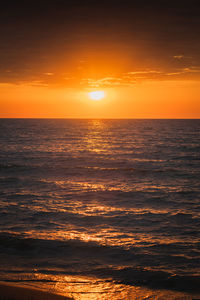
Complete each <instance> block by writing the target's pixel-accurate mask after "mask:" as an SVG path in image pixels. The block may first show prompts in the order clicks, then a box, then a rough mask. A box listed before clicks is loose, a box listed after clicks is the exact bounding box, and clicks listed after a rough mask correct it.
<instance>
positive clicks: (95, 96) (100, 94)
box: [88, 91, 105, 100]
mask: <svg viewBox="0 0 200 300" xmlns="http://www.w3.org/2000/svg"><path fill="white" fill-rule="evenodd" d="M88 95H89V97H90V99H92V100H101V99H103V98H104V97H105V93H104V92H103V91H95V92H90V93H88Z"/></svg>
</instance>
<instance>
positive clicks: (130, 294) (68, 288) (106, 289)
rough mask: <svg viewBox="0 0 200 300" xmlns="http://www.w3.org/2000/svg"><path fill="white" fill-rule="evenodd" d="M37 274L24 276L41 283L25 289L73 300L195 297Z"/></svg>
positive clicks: (92, 278)
mask: <svg viewBox="0 0 200 300" xmlns="http://www.w3.org/2000/svg"><path fill="white" fill-rule="evenodd" d="M35 271H36V272H35V274H34V277H32V276H33V275H32V274H25V275H26V276H28V277H29V278H30V279H31V278H32V280H33V281H34V280H35V281H37V280H38V281H40V283H39V284H38V285H37V283H34V282H31V280H30V282H29V283H26V284H24V285H23V286H24V287H30V288H36V289H37V288H39V289H40V290H44V291H48V292H50V293H54V294H59V295H62V296H66V297H70V298H72V299H74V300H141V299H143V300H144V299H154V300H169V299H170V300H178V299H181V300H192V297H191V296H189V295H187V294H185V293H181V292H173V291H169V290H159V289H158V290H151V289H148V288H144V287H139V286H130V285H124V284H118V283H114V282H113V281H112V279H109V278H108V279H106V280H103V279H100V278H97V277H89V276H88V277H86V276H65V275H55V276H53V275H43V274H39V273H38V274H37V270H35ZM45 281H46V282H45ZM55 282H56V283H55ZM20 286H21V284H20Z"/></svg>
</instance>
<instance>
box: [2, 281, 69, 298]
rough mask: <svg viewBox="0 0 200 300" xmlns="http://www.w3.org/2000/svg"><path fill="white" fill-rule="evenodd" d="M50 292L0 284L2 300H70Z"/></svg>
mask: <svg viewBox="0 0 200 300" xmlns="http://www.w3.org/2000/svg"><path fill="white" fill-rule="evenodd" d="M69 299H72V298H69V297H64V296H60V295H56V294H52V293H50V292H44V291H40V290H37V289H32V288H27V287H19V286H13V285H10V284H4V283H0V300H69Z"/></svg>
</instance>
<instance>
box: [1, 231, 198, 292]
mask: <svg viewBox="0 0 200 300" xmlns="http://www.w3.org/2000/svg"><path fill="white" fill-rule="evenodd" d="M0 245H1V247H0V251H1V272H0V278H1V280H3V276H4V275H5V272H7V273H12V272H14V273H17V272H19V273H22V272H23V271H22V270H24V273H27V272H28V271H29V272H32V273H34V269H35V268H36V269H37V270H36V271H35V272H37V273H41V274H54V275H55V274H66V275H85V276H97V277H99V278H104V279H109V278H112V280H113V281H115V282H117V283H123V284H126V285H138V286H146V287H149V288H154V289H155V288H157V289H161V288H167V289H172V290H176V291H184V292H200V277H198V276H197V275H195V273H194V271H196V272H197V273H198V261H199V258H197V257H195V255H196V254H197V252H199V251H200V243H196V244H195V245H193V247H194V248H195V249H197V250H195V251H196V252H195V251H193V253H192V254H191V255H190V257H189V254H188V253H189V252H188V250H190V251H191V245H189V244H185V243H171V244H161V245H159V244H158V245H153V246H152V245H151V246H149V245H143V246H142V245H140V247H132V248H131V249H124V248H123V247H116V246H115V247H113V246H108V245H99V244H97V243H94V242H87V243H86V242H83V241H80V240H68V241H58V240H44V239H29V238H25V237H23V236H21V235H14V234H10V233H5V232H4V233H1V234H0ZM177 252H182V253H185V256H182V257H181V256H180V257H179V256H176V253H177ZM5 265H6V266H7V267H6V268H4V266H5ZM191 265H192V266H193V270H191V272H189V270H190V269H191ZM195 265H196V267H194V266H195ZM162 268H163V270H162ZM167 269H168V270H170V271H167ZM6 270H7V271H6ZM188 273H189V274H188ZM190 273H191V274H190ZM3 274H4V275H3ZM25 280H26V279H25Z"/></svg>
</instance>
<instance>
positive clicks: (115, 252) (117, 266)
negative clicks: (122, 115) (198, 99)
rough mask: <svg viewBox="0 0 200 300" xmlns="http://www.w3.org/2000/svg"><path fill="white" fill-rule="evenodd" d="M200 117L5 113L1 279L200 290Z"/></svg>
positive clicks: (91, 295)
mask: <svg viewBox="0 0 200 300" xmlns="http://www.w3.org/2000/svg"><path fill="white" fill-rule="evenodd" d="M199 133H200V120H67V119H66V120H65V119H1V120H0V230H1V231H0V280H1V281H7V282H14V283H15V284H20V285H28V286H35V287H38V288H42V289H47V290H50V291H52V292H56V293H61V294H63V295H67V296H72V297H73V298H74V299H81V300H83V299H84V300H86V299H106V300H107V299H111V300H112V299H114V300H128V299H131V300H132V299H133V300H134V299H198V297H199V298H200V276H199V275H200V240H199V238H200V230H199V229H200V201H199V199H200V134H199Z"/></svg>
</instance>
